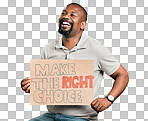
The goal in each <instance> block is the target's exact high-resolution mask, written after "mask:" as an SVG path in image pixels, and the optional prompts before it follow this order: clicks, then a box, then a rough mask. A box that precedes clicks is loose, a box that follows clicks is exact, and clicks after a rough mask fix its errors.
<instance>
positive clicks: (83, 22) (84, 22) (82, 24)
mask: <svg viewBox="0 0 148 121" xmlns="http://www.w3.org/2000/svg"><path fill="white" fill-rule="evenodd" d="M85 26H86V21H82V22H81V28H80V29H81V30H84V28H85Z"/></svg>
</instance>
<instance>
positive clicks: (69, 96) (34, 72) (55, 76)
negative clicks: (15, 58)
mask: <svg viewBox="0 0 148 121" xmlns="http://www.w3.org/2000/svg"><path fill="white" fill-rule="evenodd" d="M30 77H31V87H30V104H31V105H90V103H91V101H92V100H93V97H94V87H93V81H94V61H93V60H49V59H47V60H43V59H31V60H30Z"/></svg>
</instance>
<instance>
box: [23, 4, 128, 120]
mask: <svg viewBox="0 0 148 121" xmlns="http://www.w3.org/2000/svg"><path fill="white" fill-rule="evenodd" d="M86 20H87V12H86V11H85V9H84V8H83V7H82V6H80V5H79V4H76V3H71V4H69V5H67V7H66V8H65V9H64V10H63V11H62V14H61V16H60V18H59V30H58V31H59V33H60V34H62V37H61V38H60V39H58V40H55V41H51V42H49V43H48V44H47V45H46V46H45V47H44V48H43V50H42V53H41V58H42V59H76V60H78V59H79V60H94V100H93V101H92V102H91V104H90V105H88V106H78V105H75V106H72V105H68V106H67V105H65V106H63V105H56V106H55V105H52V106H47V108H48V112H49V113H45V114H43V115H41V116H39V117H37V118H34V119H31V120H30V121H47V120H49V121H54V120H55V121H56V120H57V121H58V120H59V121H97V116H98V113H99V112H101V111H104V110H105V109H107V108H108V107H110V106H111V104H112V103H113V102H114V101H115V100H116V99H117V97H118V96H119V95H120V94H121V93H122V92H123V91H124V89H125V87H126V85H127V84H128V80H129V78H128V73H127V71H126V70H125V69H124V68H123V67H122V65H120V63H119V62H118V61H117V60H116V59H115V58H114V56H113V55H112V54H111V53H110V51H109V50H108V49H107V48H105V47H104V45H102V44H101V43H100V42H99V41H97V40H94V39H93V38H91V37H89V36H87V35H86V34H84V33H83V31H84V28H85V26H86ZM86 66H87V65H86ZM103 72H105V73H106V74H108V75H109V76H110V77H112V78H113V79H114V80H115V82H114V84H113V87H112V89H111V91H110V92H109V93H108V94H107V95H106V96H105V97H104V98H99V88H100V84H101V80H102V77H103ZM21 86H22V89H23V90H24V91H25V92H26V93H28V92H30V78H25V79H23V80H22V82H21Z"/></svg>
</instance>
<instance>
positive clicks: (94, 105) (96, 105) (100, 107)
mask: <svg viewBox="0 0 148 121" xmlns="http://www.w3.org/2000/svg"><path fill="white" fill-rule="evenodd" d="M100 103H101V102H100V101H99V98H98V99H96V100H94V101H93V102H92V103H91V107H92V108H93V109H94V110H95V111H96V112H97V113H99V112H101V111H103V109H104V108H103V105H101V104H100Z"/></svg>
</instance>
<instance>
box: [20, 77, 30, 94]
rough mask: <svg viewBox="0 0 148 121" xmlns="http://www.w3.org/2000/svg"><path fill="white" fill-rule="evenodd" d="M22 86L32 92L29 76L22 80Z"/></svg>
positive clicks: (27, 91)
mask: <svg viewBox="0 0 148 121" xmlns="http://www.w3.org/2000/svg"><path fill="white" fill-rule="evenodd" d="M21 88H22V90H24V91H25V92H26V93H30V78H29V77H27V78H25V79H23V80H22V81H21Z"/></svg>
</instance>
